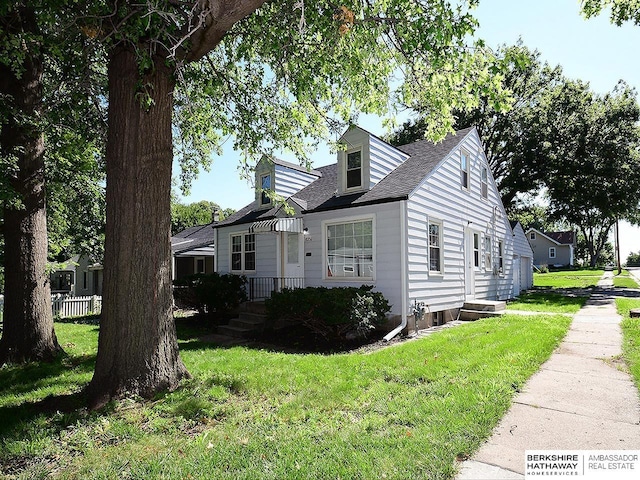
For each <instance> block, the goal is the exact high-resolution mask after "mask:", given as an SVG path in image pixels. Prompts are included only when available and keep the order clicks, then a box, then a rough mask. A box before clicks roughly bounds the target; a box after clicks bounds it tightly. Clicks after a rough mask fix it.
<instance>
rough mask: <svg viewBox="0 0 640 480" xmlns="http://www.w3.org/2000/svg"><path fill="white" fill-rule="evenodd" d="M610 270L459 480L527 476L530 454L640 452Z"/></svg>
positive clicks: (639, 407) (638, 406)
mask: <svg viewBox="0 0 640 480" xmlns="http://www.w3.org/2000/svg"><path fill="white" fill-rule="evenodd" d="M612 276H613V274H612V272H605V274H604V276H603V277H602V280H601V281H600V283H598V287H599V288H597V289H596V290H595V291H594V293H593V295H592V296H591V297H590V298H589V300H588V302H587V304H586V305H585V306H584V307H583V308H582V309H581V310H580V311H579V312H578V313H577V314H576V315H575V316H574V317H573V322H572V324H571V327H570V329H569V332H568V333H567V336H566V337H565V338H564V340H563V342H562V343H561V344H560V346H559V347H558V348H557V349H556V351H555V352H554V353H553V354H552V356H551V358H549V360H548V361H547V362H545V363H544V364H543V365H542V367H541V368H540V370H539V371H538V372H537V373H536V374H534V375H533V376H532V377H531V378H530V379H529V381H528V382H527V383H526V385H525V386H524V388H523V390H522V392H521V393H519V394H518V395H517V396H516V397H515V398H514V400H513V404H512V406H511V409H510V410H509V411H508V412H507V414H506V415H505V416H504V417H503V419H502V420H501V422H500V423H499V424H498V426H497V427H496V428H495V430H494V432H493V435H492V436H491V438H490V439H489V440H488V441H487V443H485V444H484V445H483V446H482V447H481V448H480V449H479V450H478V451H477V452H476V454H475V455H474V456H473V458H472V459H471V460H469V461H466V462H463V463H461V464H460V469H459V474H458V475H457V476H456V479H457V480H483V479H486V480H489V479H490V480H499V479H517V478H524V466H525V450H554V449H556V450H632V449H633V450H638V449H640V399H639V397H638V390H637V389H636V387H635V385H634V384H633V381H632V380H631V377H630V376H629V374H628V373H626V371H625V369H624V365H623V363H622V361H621V360H620V354H621V346H622V332H621V330H620V326H619V323H620V316H619V315H618V314H617V312H616V306H615V300H614V298H613V297H612V296H611V295H610V294H609V292H608V289H609V288H611V286H612Z"/></svg>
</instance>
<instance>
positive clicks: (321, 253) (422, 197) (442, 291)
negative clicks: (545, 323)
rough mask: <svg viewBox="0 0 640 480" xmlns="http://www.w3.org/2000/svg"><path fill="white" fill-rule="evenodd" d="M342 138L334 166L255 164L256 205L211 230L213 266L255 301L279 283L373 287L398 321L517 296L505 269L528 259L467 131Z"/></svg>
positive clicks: (432, 317) (447, 314) (359, 133)
mask: <svg viewBox="0 0 640 480" xmlns="http://www.w3.org/2000/svg"><path fill="white" fill-rule="evenodd" d="M341 143H342V144H343V145H344V150H341V151H339V152H338V153H337V162H335V163H333V164H331V165H327V166H324V167H319V168H317V169H315V170H311V171H307V170H305V169H303V168H301V167H299V166H296V165H292V164H289V163H287V162H282V161H280V160H262V161H261V162H259V163H258V165H257V167H256V196H255V199H254V201H253V202H252V203H250V204H249V205H247V206H246V207H244V208H243V209H241V210H240V211H238V212H236V213H235V214H234V215H232V216H230V217H229V218H227V219H226V220H224V221H222V222H219V223H218V224H217V225H216V226H215V228H214V235H215V245H216V249H217V254H216V262H215V263H216V264H215V268H216V271H217V272H220V273H237V274H243V275H246V276H247V277H248V278H249V290H250V296H251V297H253V298H260V297H265V296H268V295H269V294H270V292H271V291H273V290H277V289H279V288H282V287H284V286H289V287H300V286H325V287H337V286H359V285H361V284H367V285H374V286H375V290H377V291H380V292H382V293H383V294H384V295H385V296H386V297H387V299H388V300H389V302H390V303H391V304H392V310H391V313H392V317H394V318H393V320H394V321H396V322H400V321H402V324H406V320H407V318H408V317H410V316H411V317H412V312H413V306H414V305H416V304H418V303H422V304H424V306H425V310H426V312H427V321H437V322H442V321H448V320H450V319H452V318H456V316H457V314H458V311H459V309H460V308H461V307H462V306H463V304H464V303H465V301H468V300H473V299H475V300H480V299H484V300H504V299H508V298H511V297H513V296H514V294H517V293H518V292H516V291H514V274H517V275H518V279H519V282H520V275H521V274H522V271H523V269H526V268H528V267H525V265H524V263H525V261H526V262H529V263H530V258H531V255H530V253H529V254H528V256H527V253H526V252H525V254H524V255H523V252H516V251H515V250H514V248H515V238H516V237H514V232H513V231H512V229H511V226H510V224H509V220H508V219H507V216H506V214H505V210H504V208H503V205H502V202H501V200H500V196H499V194H498V191H497V189H496V186H495V182H494V180H493V177H492V175H491V170H490V168H489V166H488V164H487V159H486V157H485V154H484V151H483V148H482V143H481V140H480V138H479V136H478V133H477V130H476V129H475V128H467V129H464V130H461V131H458V132H457V133H456V134H451V135H448V136H447V137H446V138H445V139H444V140H443V141H442V142H440V143H438V144H433V143H432V142H429V141H427V140H422V141H418V142H415V143H411V144H408V145H403V146H400V147H397V148H396V147H393V146H391V145H389V144H387V143H386V142H384V141H383V140H381V139H380V138H378V137H376V136H375V135H372V134H370V133H369V132H367V131H365V130H363V129H361V128H359V127H351V128H349V129H348V130H347V131H346V132H345V133H344V135H343V136H342V138H341ZM263 190H272V191H273V192H275V193H276V194H279V195H282V196H283V197H285V198H286V199H287V200H286V203H287V204H288V206H289V207H290V208H289V209H286V208H284V207H283V206H282V205H280V206H274V205H273V204H272V201H271V199H270V198H269V196H267V195H264V194H263ZM286 210H290V211H289V212H287V211H286ZM291 211H292V212H293V214H291V213H292V212H291ZM520 230H522V229H521V228H520ZM521 240H524V238H522V239H521ZM528 252H530V249H529V250H528ZM514 256H515V258H516V259H518V267H517V269H516V268H514ZM526 259H529V260H526ZM520 262H522V263H520ZM523 284H524V286H526V285H529V282H528V279H526V280H525V281H524V282H520V283H519V284H518V289H517V290H518V291H519V290H520V289H522V288H523Z"/></svg>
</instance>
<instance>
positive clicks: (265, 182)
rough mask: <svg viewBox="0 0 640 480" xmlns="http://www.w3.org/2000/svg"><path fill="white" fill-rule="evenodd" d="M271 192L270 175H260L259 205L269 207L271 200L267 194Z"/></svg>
mask: <svg viewBox="0 0 640 480" xmlns="http://www.w3.org/2000/svg"><path fill="white" fill-rule="evenodd" d="M269 190H271V174H270V173H267V174H265V175H260V205H270V204H271V199H270V198H269V195H267V192H268V191H269Z"/></svg>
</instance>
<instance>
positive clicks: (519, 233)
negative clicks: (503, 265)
mask: <svg viewBox="0 0 640 480" xmlns="http://www.w3.org/2000/svg"><path fill="white" fill-rule="evenodd" d="M510 223H511V230H512V231H513V296H514V297H517V296H518V295H520V292H521V291H523V290H528V289H530V288H532V287H533V250H532V249H531V245H529V242H528V241H527V236H526V234H525V233H524V230H523V229H522V225H520V222H510Z"/></svg>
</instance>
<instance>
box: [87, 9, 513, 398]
mask: <svg viewBox="0 0 640 480" xmlns="http://www.w3.org/2000/svg"><path fill="white" fill-rule="evenodd" d="M471 3H474V4H475V3H477V2H476V1H473V2H471ZM99 7H100V6H97V7H96V8H99ZM116 7H117V8H116ZM95 13H96V14H95V15H93V16H91V17H86V18H85V20H84V21H85V22H86V25H84V27H85V28H87V29H89V28H92V29H95V30H96V31H99V32H101V36H100V38H101V41H102V42H103V43H104V45H105V47H106V48H107V50H108V78H109V134H108V137H107V149H106V169H107V191H106V199H107V226H106V243H105V270H104V275H105V278H104V295H103V311H102V319H101V329H100V337H99V346H98V357H97V361H96V370H95V373H94V377H93V379H92V381H91V383H90V385H89V396H90V399H91V403H92V405H93V406H97V405H101V404H103V403H104V402H106V401H108V400H109V399H110V398H112V397H114V396H117V395H120V394H121V393H123V392H125V391H131V392H133V393H138V394H141V395H143V396H150V395H153V394H154V393H155V392H156V391H158V390H161V389H166V388H174V387H175V386H176V385H177V384H178V382H179V381H180V379H181V378H183V377H184V376H185V375H187V372H186V369H185V368H184V365H183V364H182V362H181V361H180V359H179V355H178V348H177V341H176V335H175V326H174V324H173V319H172V312H171V284H170V270H171V268H170V248H169V234H170V190H171V163H172V157H173V154H172V147H173V145H172V121H173V123H174V124H175V125H178V127H179V128H178V129H179V133H178V134H177V136H176V140H177V143H176V145H177V146H178V147H179V146H180V145H187V146H189V145H192V146H194V147H195V148H193V149H188V150H189V151H194V152H195V155H196V157H197V156H198V154H202V153H206V152H207V151H210V150H211V149H214V148H215V147H216V145H219V144H218V143H217V142H218V139H220V138H222V137H224V136H225V135H228V134H233V135H234V136H235V139H236V140H235V143H236V145H235V146H236V147H237V148H238V150H240V151H242V152H243V154H244V157H245V158H246V159H256V158H258V157H259V156H261V155H263V154H269V153H271V152H272V151H273V150H274V149H276V148H278V149H289V150H291V151H293V152H294V153H296V154H298V155H299V156H301V157H302V158H305V157H304V156H305V154H306V153H307V152H308V149H309V147H310V146H312V145H313V141H318V140H319V139H320V138H326V137H328V133H329V130H330V127H331V126H332V123H331V121H330V120H329V119H330V118H331V117H332V116H333V115H334V114H335V115H336V116H337V117H338V118H339V119H341V120H342V121H343V122H348V121H352V120H354V117H353V115H354V113H355V112H357V111H359V110H360V111H365V112H369V113H378V114H382V113H385V112H386V111H388V107H389V104H390V102H391V101H393V100H394V97H395V98H399V99H400V100H401V101H402V103H404V104H405V105H409V106H414V105H416V104H422V105H431V107H432V108H430V109H429V110H428V111H429V112H430V114H429V115H430V117H431V118H432V119H433V122H431V123H430V130H429V132H428V133H429V134H431V136H432V137H433V138H437V137H438V136H440V137H441V136H443V135H444V134H445V133H446V132H447V131H448V130H449V128H450V126H451V124H452V122H453V119H452V116H451V110H452V108H454V107H460V108H462V107H464V106H473V105H475V104H476V102H477V100H476V99H477V97H478V95H479V93H480V92H485V94H487V95H488V92H489V91H493V92H496V93H495V98H496V101H499V100H501V98H500V97H499V95H498V92H499V79H496V75H495V74H496V73H497V67H496V66H495V65H494V64H493V63H492V62H491V61H488V60H487V58H486V56H485V55H484V52H483V51H482V49H481V48H470V42H469V39H468V38H467V35H468V34H471V33H472V32H473V30H474V28H475V26H476V22H475V20H474V19H473V18H472V17H471V16H470V15H469V14H468V13H466V12H465V11H464V10H463V9H462V8H458V7H456V8H453V7H451V5H450V4H449V3H448V2H446V1H444V0H429V1H415V0H392V1H384V2H383V1H380V2H378V1H374V2H353V3H352V4H350V5H342V6H338V8H336V5H334V4H332V3H330V2H324V1H319V2H313V3H307V2H300V1H298V0H296V1H286V2H273V3H265V4H263V2H262V1H261V0H253V1H252V0H235V1H233V0H227V1H222V0H221V1H210V2H201V1H193V2H191V1H188V2H173V1H158V2H155V3H151V2H147V3H138V4H121V3H116V2H107V5H106V8H99V10H98V11H97V12H95ZM400 72H402V73H403V74H404V78H403V81H402V82H400V84H399V87H398V88H397V90H396V91H395V92H392V85H398V83H397V82H396V83H392V82H391V80H392V79H393V78H395V77H397V75H398V74H399V73H400ZM176 81H177V82H178V85H179V87H180V88H178V89H176V88H175V86H176V83H175V82H176ZM174 112H175V113H176V117H175V118H174V117H173V113H174ZM180 127H183V128H180ZM307 138H311V139H315V140H312V141H311V142H308V141H307V140H306V139H307ZM203 139H204V140H203ZM181 151H182V150H181V149H180V148H177V152H178V154H180V153H181ZM181 160H182V161H183V165H187V166H188V165H190V164H191V163H190V162H192V160H193V157H191V156H187V157H186V158H182V159H181Z"/></svg>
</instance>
